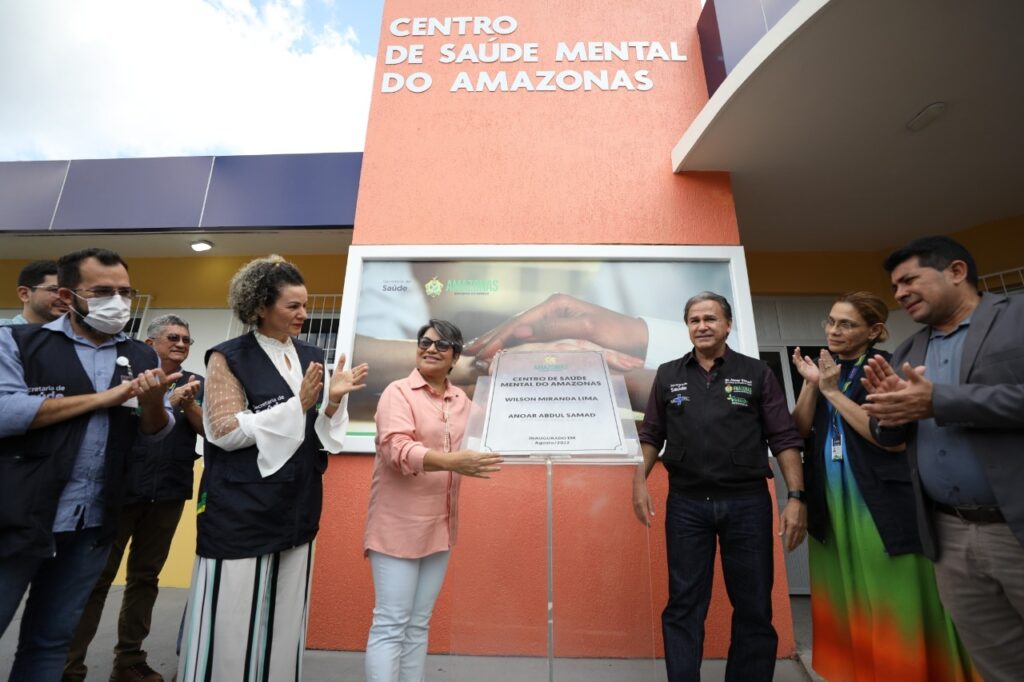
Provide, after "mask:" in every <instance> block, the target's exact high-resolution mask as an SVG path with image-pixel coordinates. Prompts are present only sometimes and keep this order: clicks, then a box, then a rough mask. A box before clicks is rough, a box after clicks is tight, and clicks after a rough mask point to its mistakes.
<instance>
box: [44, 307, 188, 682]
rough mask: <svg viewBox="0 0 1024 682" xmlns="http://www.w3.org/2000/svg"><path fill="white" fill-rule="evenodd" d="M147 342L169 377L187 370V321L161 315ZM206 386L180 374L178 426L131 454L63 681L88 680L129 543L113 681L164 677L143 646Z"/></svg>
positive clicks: (175, 394)
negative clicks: (117, 512) (89, 658)
mask: <svg viewBox="0 0 1024 682" xmlns="http://www.w3.org/2000/svg"><path fill="white" fill-rule="evenodd" d="M146 337H147V338H146V343H147V344H149V345H150V346H152V347H153V349H154V350H156V353H157V355H158V356H160V368H161V369H163V371H164V372H166V373H167V374H177V373H179V372H181V365H182V363H184V362H185V360H186V359H187V358H188V353H189V348H190V347H191V346H192V343H193V341H194V339H193V338H192V336H191V335H190V332H189V327H188V322H186V321H185V320H183V319H182V318H180V317H178V316H177V315H163V316H161V317H158V318H156V319H154V320H153V321H152V322H150V323H149V327H148V328H147V329H146ZM202 381H203V378H202V377H201V376H198V375H196V374H189V375H188V376H187V377H186V376H185V375H184V374H182V376H181V377H179V378H178V380H177V381H176V382H175V383H174V384H173V387H171V386H168V389H169V390H170V403H171V407H172V408H173V409H174V429H173V430H172V431H171V433H170V435H168V436H167V438H164V439H163V440H162V441H159V442H156V443H139V444H137V445H136V446H135V449H134V450H133V451H132V457H131V469H130V471H129V482H128V494H127V496H126V497H125V506H124V509H123V510H122V511H121V521H120V527H119V529H118V533H117V539H116V540H114V546H113V548H112V549H111V551H110V558H109V559H108V560H107V566H106V568H105V569H104V570H103V573H102V574H101V575H100V578H99V581H98V582H97V583H96V587H95V588H93V591H92V594H91V595H90V597H89V601H88V603H87V604H86V606H85V611H84V612H83V613H82V619H81V620H80V621H79V623H78V629H77V630H76V631H75V638H74V640H73V641H72V642H71V650H70V652H69V653H68V660H67V664H66V665H65V666H64V677H63V678H62V679H63V680H64V682H81V681H82V680H84V679H85V674H86V672H87V668H86V665H85V655H86V651H87V650H88V648H89V643H90V642H91V641H92V638H93V637H94V636H95V635H96V628H97V627H98V626H99V622H100V616H101V615H102V613H103V604H104V602H105V601H106V599H107V593H108V592H109V591H110V583H111V582H113V580H114V576H115V575H116V574H117V569H118V568H119V567H120V566H121V558H122V557H123V556H124V551H125V548H126V547H127V546H128V542H129V541H131V549H130V550H129V551H128V571H127V580H126V584H125V588H124V598H123V600H122V603H121V613H120V615H119V616H118V621H117V646H115V647H114V672H113V675H111V678H110V679H111V680H113V681H114V682H162V680H163V676H161V675H160V673H158V672H156V671H155V670H153V669H152V668H150V667H149V665H148V663H147V662H146V652H145V651H143V649H142V642H143V641H144V640H145V639H146V636H147V635H149V626H150V622H151V620H152V616H153V606H154V604H155V603H156V597H157V592H158V587H157V585H158V579H159V576H160V571H161V570H162V569H163V567H164V562H165V561H167V554H168V552H169V551H170V549H171V540H173V539H174V532H175V530H177V528H178V521H179V520H180V519H181V511H182V508H183V507H184V506H185V500H187V499H191V497H192V487H193V480H192V469H193V466H194V462H195V460H196V458H197V457H198V455H197V454H196V435H200V436H202V435H204V432H203V412H202V408H201V407H200V405H201V404H202V402H201V401H202Z"/></svg>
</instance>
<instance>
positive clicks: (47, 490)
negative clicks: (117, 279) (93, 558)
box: [0, 324, 158, 557]
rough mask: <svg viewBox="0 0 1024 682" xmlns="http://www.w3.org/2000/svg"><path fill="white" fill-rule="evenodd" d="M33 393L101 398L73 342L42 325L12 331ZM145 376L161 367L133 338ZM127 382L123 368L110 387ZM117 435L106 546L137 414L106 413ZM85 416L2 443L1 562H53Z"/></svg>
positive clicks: (128, 347) (131, 352) (111, 449)
mask: <svg viewBox="0 0 1024 682" xmlns="http://www.w3.org/2000/svg"><path fill="white" fill-rule="evenodd" d="M11 335H12V337H13V338H14V342H15V343H16V344H17V346H18V353H19V355H20V357H21V364H22V367H23V369H24V375H25V384H26V386H28V391H29V394H31V395H42V396H46V397H61V396H74V395H84V394H88V393H95V392H96V391H95V390H94V389H93V386H92V381H91V380H90V379H89V377H88V376H87V375H86V373H85V370H84V369H83V368H82V364H81V362H79V360H78V354H77V353H76V352H75V344H74V342H73V341H72V340H71V339H69V338H68V337H67V336H65V335H64V334H63V333H62V332H60V331H55V330H52V329H46V328H44V327H42V326H41V325H35V324H33V325H24V326H17V327H12V329H11ZM117 354H118V355H123V356H124V357H126V358H128V361H129V362H130V363H131V368H132V371H133V372H135V373H139V372H141V371H143V370H146V369H153V368H155V367H157V366H158V360H157V355H156V353H155V352H154V351H153V349H152V348H150V347H149V346H147V345H146V344H144V343H141V342H139V341H134V340H131V339H128V340H125V341H122V342H121V343H118V344H117ZM120 381H121V371H120V369H119V368H118V369H117V370H115V372H114V376H113V378H112V379H111V384H110V385H111V387H113V386H116V385H117V384H118V383H120ZM107 412H108V415H109V419H110V430H109V433H108V436H107V447H106V454H105V459H104V485H103V495H104V512H103V528H102V534H101V542H102V541H107V540H112V539H113V536H114V534H115V533H116V532H117V522H118V519H119V517H120V509H121V503H122V499H123V494H124V484H125V473H126V470H127V457H126V456H125V455H126V454H127V453H128V452H130V451H131V449H132V446H133V445H134V443H135V439H136V436H137V434H138V432H139V417H138V414H137V413H136V410H135V409H132V408H126V407H120V406H118V407H112V408H110V409H108V410H107ZM91 416H92V413H86V414H83V415H80V416H78V417H74V418H72V419H68V420H67V421H63V422H60V423H58V424H53V425H51V426H47V427H45V428H40V429H30V430H28V431H26V432H25V433H24V434H21V435H19V436H11V437H9V438H4V439H2V440H0V556H12V555H15V554H26V555H30V556H44V557H49V556H53V552H54V544H53V530H52V529H53V520H54V518H55V517H56V515H57V505H58V503H59V501H60V495H61V492H62V491H63V490H64V486H65V484H66V483H67V482H68V479H69V478H70V476H71V471H72V468H73V467H74V464H75V458H76V456H77V455H78V451H79V448H80V446H81V443H82V438H83V437H84V435H85V428H86V425H87V424H88V423H89V419H90V417H91Z"/></svg>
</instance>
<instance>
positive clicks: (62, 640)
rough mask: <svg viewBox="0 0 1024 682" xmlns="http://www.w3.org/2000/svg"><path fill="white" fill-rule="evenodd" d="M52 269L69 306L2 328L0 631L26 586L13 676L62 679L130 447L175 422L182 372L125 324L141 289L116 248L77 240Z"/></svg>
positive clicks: (110, 529) (116, 511) (112, 525)
mask: <svg viewBox="0 0 1024 682" xmlns="http://www.w3.org/2000/svg"><path fill="white" fill-rule="evenodd" d="M57 279H58V284H59V286H60V296H61V298H63V299H64V301H65V303H67V304H68V307H69V308H70V311H69V312H68V313H67V314H66V315H63V316H61V317H59V318H57V319H56V320H54V321H53V322H48V323H47V324H44V325H35V324H29V325H20V326H14V327H4V328H2V329H0V632H2V631H4V630H6V629H7V626H8V624H10V622H11V619H12V618H13V616H14V613H15V611H16V610H17V608H18V605H19V603H20V602H21V598H22V595H24V593H25V591H26V590H28V600H27V601H26V603H25V610H24V613H23V614H22V620H21V630H20V635H19V638H18V651H17V654H16V655H15V658H14V665H13V666H12V669H11V677H10V679H11V680H33V681H35V680H57V679H59V678H60V674H61V670H63V668H64V659H65V657H66V656H67V650H68V645H69V644H70V642H71V637H72V635H73V634H74V629H75V625H76V624H77V623H78V619H79V617H80V616H81V613H82V608H83V607H84V606H85V601H86V599H87V598H88V596H89V592H90V591H91V590H92V588H93V586H94V585H95V584H96V578H97V577H98V576H99V574H100V572H101V571H102V570H103V566H104V565H105V564H106V561H107V556H108V555H109V553H110V545H111V542H112V541H113V539H114V535H115V533H116V531H117V521H118V517H119V515H120V509H121V503H122V499H123V494H122V493H123V487H124V481H125V472H126V469H127V466H126V464H127V457H128V453H129V452H131V449H132V447H133V446H134V444H135V443H136V441H137V440H141V441H146V440H150V441H156V440H160V439H161V438H163V437H164V436H165V435H167V433H169V432H170V430H171V428H172V427H173V420H172V419H171V415H170V405H168V404H167V402H166V399H165V394H166V391H167V386H168V384H169V383H170V382H173V381H175V380H176V379H178V375H174V374H172V375H170V376H168V375H167V374H165V373H164V371H163V370H161V369H160V368H159V367H158V366H157V362H158V360H157V356H156V353H154V352H153V349H152V348H149V347H148V346H146V345H145V344H143V343H141V342H139V341H134V340H132V339H130V338H128V337H127V336H126V335H125V334H124V332H123V331H122V330H123V329H124V327H125V325H126V324H127V322H128V320H129V318H130V316H131V313H130V310H131V300H132V299H133V298H134V297H135V296H136V294H137V292H136V291H135V290H134V289H132V287H131V281H130V280H129V278H128V268H127V266H126V265H125V263H124V261H123V260H122V259H121V257H120V256H118V255H117V254H116V253H114V252H112V251H108V250H106V249H84V250H82V251H76V252H74V253H71V254H68V255H66V256H64V257H63V258H61V259H60V261H59V272H58V275H57ZM140 370H141V371H140ZM135 372H140V373H139V374H137V375H136V374H135ZM30 585H31V588H30V587H29V586H30Z"/></svg>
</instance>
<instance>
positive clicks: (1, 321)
mask: <svg viewBox="0 0 1024 682" xmlns="http://www.w3.org/2000/svg"><path fill="white" fill-rule="evenodd" d="M14 324H28V320H26V319H25V316H24V315H22V314H21V313H18V314H17V315H15V316H14V317H5V318H0V327H10V326H11V325H14Z"/></svg>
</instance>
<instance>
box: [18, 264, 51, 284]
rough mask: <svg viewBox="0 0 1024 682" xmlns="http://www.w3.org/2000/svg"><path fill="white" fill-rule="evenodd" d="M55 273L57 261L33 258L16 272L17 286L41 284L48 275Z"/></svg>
mask: <svg viewBox="0 0 1024 682" xmlns="http://www.w3.org/2000/svg"><path fill="white" fill-rule="evenodd" d="M56 274H57V261H55V260H34V261H32V262H31V263H29V264H28V265H26V266H25V267H23V268H22V269H21V272H20V273H18V286H19V287H34V286H37V285H39V284H42V282H43V280H44V279H46V278H47V277H48V276H49V275H56Z"/></svg>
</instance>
